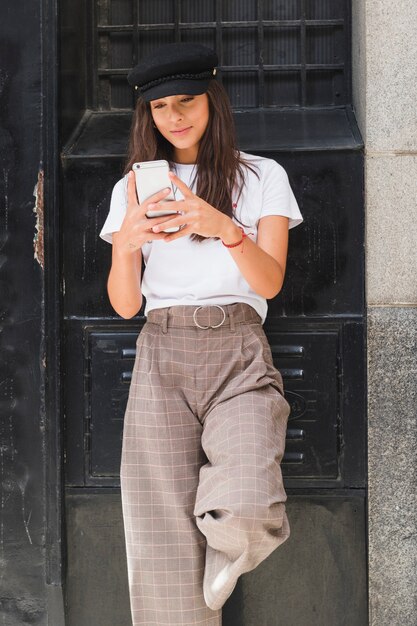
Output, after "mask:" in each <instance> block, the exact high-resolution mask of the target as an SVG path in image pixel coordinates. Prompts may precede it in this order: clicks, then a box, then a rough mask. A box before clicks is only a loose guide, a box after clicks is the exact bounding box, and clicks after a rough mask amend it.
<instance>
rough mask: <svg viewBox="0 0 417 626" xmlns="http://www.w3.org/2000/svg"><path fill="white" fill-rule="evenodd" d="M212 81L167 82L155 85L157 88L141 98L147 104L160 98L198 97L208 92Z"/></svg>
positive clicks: (183, 80) (145, 93) (180, 80)
mask: <svg viewBox="0 0 417 626" xmlns="http://www.w3.org/2000/svg"><path fill="white" fill-rule="evenodd" d="M210 80H211V79H210V78H208V79H206V80H187V79H184V78H182V79H178V80H171V81H166V82H164V83H161V84H160V85H155V87H151V88H150V89H147V90H146V91H145V92H144V93H143V94H140V96H141V97H142V98H143V100H145V102H150V101H151V100H157V99H158V98H166V97H168V96H177V95H180V94H186V95H190V96H198V95H200V94H202V93H205V92H206V91H207V89H208V86H209V83H210Z"/></svg>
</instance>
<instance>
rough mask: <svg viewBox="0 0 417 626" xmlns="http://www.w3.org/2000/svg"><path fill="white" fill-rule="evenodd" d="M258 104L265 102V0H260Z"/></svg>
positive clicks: (260, 106) (262, 105) (261, 106)
mask: <svg viewBox="0 0 417 626" xmlns="http://www.w3.org/2000/svg"><path fill="white" fill-rule="evenodd" d="M257 8H258V16H257V17H258V105H259V108H261V109H262V108H263V107H264V102H265V77H264V58H263V53H264V19H263V0H258V7H257Z"/></svg>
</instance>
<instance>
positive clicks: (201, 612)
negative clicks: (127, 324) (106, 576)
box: [120, 302, 290, 626]
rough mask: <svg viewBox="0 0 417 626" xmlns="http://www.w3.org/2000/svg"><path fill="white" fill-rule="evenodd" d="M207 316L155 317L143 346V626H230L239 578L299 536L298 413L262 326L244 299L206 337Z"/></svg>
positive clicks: (138, 415)
mask: <svg viewBox="0 0 417 626" xmlns="http://www.w3.org/2000/svg"><path fill="white" fill-rule="evenodd" d="M196 308H197V307H195V306H189V305H178V306H172V307H167V308H165V309H153V310H151V311H149V313H148V317H147V321H146V323H145V325H144V327H143V328H142V330H141V332H140V334H139V336H138V338H137V342H136V348H137V352H136V360H135V364H134V368H133V373H132V381H131V386H130V392H129V398H128V404H127V408H126V413H125V421H124V429H123V446H122V457H121V467H120V479H121V496H122V508H123V519H124V530H125V539H126V554H127V568H128V580H129V591H130V602H131V612H132V622H133V626H139V625H143V626H168V625H169V626H186V625H187V626H191V625H197V624H198V625H200V626H221V607H222V606H223V604H224V603H225V601H226V600H227V598H228V597H229V596H230V595H231V593H232V592H233V589H234V588H235V586H236V583H237V580H238V578H239V576H240V575H241V574H243V573H244V572H248V571H250V570H253V569H254V568H255V567H256V566H257V565H258V564H259V563H260V562H261V561H263V560H264V559H265V558H266V557H267V556H268V555H269V554H271V552H272V551H273V550H275V549H276V548H277V547H278V546H279V545H281V544H282V543H283V542H284V541H286V540H287V539H288V537H289V535H290V527H289V522H288V518H287V514H286V509H285V504H284V503H285V501H286V499H287V496H286V493H285V490H284V486H283V480H282V473H281V467H280V463H281V459H282V457H283V454H284V448H285V434H286V427H287V420H288V416H289V413H290V406H289V404H288V402H287V401H286V399H285V398H284V389H283V381H282V376H281V374H280V372H279V371H278V370H277V369H276V368H275V367H274V365H273V361H272V354H271V349H270V346H269V343H268V340H267V338H266V336H265V333H264V330H263V328H262V323H261V318H260V316H259V315H258V313H257V312H256V311H255V309H253V307H251V306H250V305H248V304H246V303H242V302H238V303H234V304H229V305H223V306H222V308H223V310H224V312H225V313H226V319H225V321H224V323H223V324H222V325H221V326H219V327H218V328H208V329H201V328H198V327H197V326H196V325H195V321H194V318H193V313H194V312H195V310H196ZM223 318H224V314H223V312H222V310H221V309H219V308H217V307H216V306H204V307H202V308H200V309H199V310H198V311H197V312H196V315H195V319H196V320H197V322H198V324H199V325H200V326H210V325H212V326H214V325H217V324H219V323H220V322H221V321H222V320H223Z"/></svg>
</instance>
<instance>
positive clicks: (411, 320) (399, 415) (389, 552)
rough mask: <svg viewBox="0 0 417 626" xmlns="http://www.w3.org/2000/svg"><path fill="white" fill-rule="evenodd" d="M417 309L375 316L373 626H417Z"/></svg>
mask: <svg viewBox="0 0 417 626" xmlns="http://www.w3.org/2000/svg"><path fill="white" fill-rule="evenodd" d="M416 380H417V308H414V307H409V308H406V307H405V308H386V307H371V308H369V309H368V389H369V400H368V411H369V414H368V420H369V421H368V444H369V455H368V471H369V493H368V495H369V503H368V507H369V509H368V513H369V593H370V626H405V624H407V625H408V624H409V625H411V624H417V575H416V572H417V541H416V533H417V515H416V513H417V510H416V502H417V471H416V449H417V416H416V407H417V384H416Z"/></svg>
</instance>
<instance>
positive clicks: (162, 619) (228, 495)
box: [100, 43, 303, 626]
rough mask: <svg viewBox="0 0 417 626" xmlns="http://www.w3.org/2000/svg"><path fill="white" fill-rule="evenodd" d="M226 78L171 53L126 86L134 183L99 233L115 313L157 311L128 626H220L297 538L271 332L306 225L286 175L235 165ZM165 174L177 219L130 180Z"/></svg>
mask: <svg viewBox="0 0 417 626" xmlns="http://www.w3.org/2000/svg"><path fill="white" fill-rule="evenodd" d="M216 65H217V57H216V54H215V52H214V51H213V50H210V49H209V48H206V47H205V46H200V45H197V44H185V43H184V44H169V45H166V46H163V47H161V48H159V49H158V50H156V51H155V52H154V53H153V54H152V55H151V56H149V57H147V58H145V59H143V60H142V61H141V63H139V64H138V65H137V66H136V67H135V68H133V70H132V71H131V72H130V74H129V76H128V81H129V83H130V84H131V85H133V86H135V88H136V89H137V90H138V100H137V104H136V108H135V111H134V114H133V121H132V128H131V136H130V144H129V151H128V156H127V162H126V168H125V175H124V177H123V178H122V179H121V180H119V181H118V182H117V183H116V185H115V186H114V188H113V192H112V197H111V203H110V211H109V214H108V217H107V219H106V222H105V224H104V226H103V228H102V230H101V233H100V236H101V237H102V238H103V239H104V240H106V241H108V242H111V243H112V244H113V245H112V264H111V269H110V273H109V278H108V294H109V299H110V302H111V304H112V306H113V308H114V310H115V311H116V312H117V313H118V314H119V315H121V316H122V317H124V318H131V317H133V316H134V315H136V314H137V313H138V312H139V310H140V308H141V306H142V295H144V296H145V298H146V307H145V316H146V322H145V324H144V326H143V328H142V330H141V332H140V334H139V336H138V338H137V342H136V359H135V363H134V368H133V373H132V381H131V386H130V392H129V398H128V404H127V408H126V413H125V420H124V430H123V445H122V458H121V466H120V480H121V497H122V508H123V519H124V528H125V538H126V552H127V566H128V579H129V590H130V602H131V611H132V621H133V626H138V625H139V624H141V625H143V626H154V625H157V626H162V625H164V626H165V625H169V626H185V625H187V626H190V625H191V624H195V625H197V624H198V625H200V626H206V625H207V626H209V625H211V626H220V625H221V613H222V612H221V608H222V606H223V604H224V603H225V601H226V600H227V598H228V597H229V596H230V595H231V593H232V591H233V589H234V588H235V586H236V583H237V580H238V578H239V576H240V575H241V574H243V573H245V572H248V571H250V570H253V569H254V568H255V567H256V566H257V565H258V564H259V563H260V562H261V561H263V560H264V559H265V558H266V557H267V556H268V555H269V554H271V552H272V551H273V550H275V549H276V548H277V547H278V546H279V545H281V544H282V543H283V542H284V541H286V539H288V537H289V535H290V527H289V522H288V518H287V514H286V509H285V504H284V503H285V501H286V499H287V496H286V493H285V490H284V486H283V480H282V474H281V467H280V463H281V459H282V456H283V454H284V448H285V435H286V426H287V420H288V415H289V413H290V406H289V404H288V402H287V401H286V399H285V398H284V389H283V380H282V376H281V374H280V372H279V370H277V369H276V368H275V366H274V364H273V361H272V354H271V349H270V346H269V343H268V340H267V338H266V336H265V333H264V330H263V328H262V325H263V323H264V321H265V318H266V313H267V302H266V300H267V299H268V298H273V297H274V296H276V295H277V294H278V293H279V291H280V290H281V288H282V284H283V280H284V275H285V267H286V258H287V246H288V229H289V228H293V227H294V226H297V225H298V224H300V223H301V222H302V221H303V218H302V216H301V213H300V211H299V208H298V205H297V202H296V200H295V197H294V195H293V192H292V190H291V187H290V185H289V182H288V177H287V174H286V172H285V170H284V169H283V168H282V167H281V166H280V165H279V164H278V163H276V162H275V161H273V160H271V159H267V158H261V157H258V156H255V155H251V154H247V153H243V152H239V151H238V150H237V149H236V147H235V135H234V126H233V116H232V111H231V107H230V103H229V100H228V97H227V94H226V92H225V91H224V89H223V87H222V86H221V85H220V84H219V83H218V82H217V80H216ZM155 159H166V160H167V161H168V162H169V164H170V168H171V170H172V172H171V173H170V176H171V180H172V182H173V183H174V185H175V187H176V189H177V193H176V200H175V201H174V202H172V203H170V204H169V208H173V209H175V210H176V211H178V213H177V214H176V215H174V216H169V217H166V216H165V217H159V218H147V217H146V215H145V213H146V211H148V210H149V209H152V208H163V206H164V205H163V202H162V201H163V199H164V198H165V197H166V196H167V195H168V190H162V191H161V192H159V193H157V194H156V195H154V196H153V197H151V198H149V199H148V200H147V201H145V202H143V203H142V204H139V203H138V200H137V195H136V189H135V179H134V174H133V172H132V171H131V167H132V164H133V163H134V162H136V161H148V160H155ZM171 226H179V227H180V230H178V231H177V232H175V233H171V234H169V233H165V232H164V229H166V228H168V227H171ZM142 255H143V258H144V262H145V271H144V273H143V276H141V268H142Z"/></svg>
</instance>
